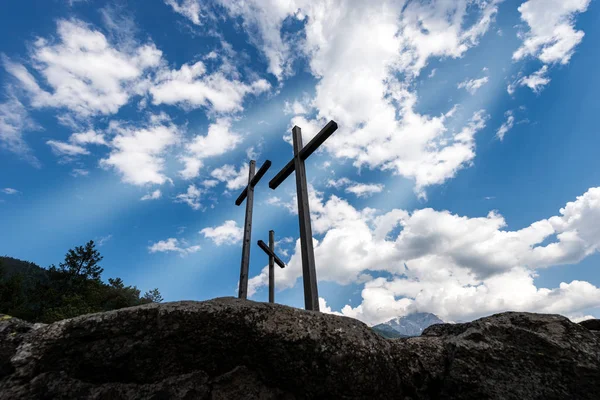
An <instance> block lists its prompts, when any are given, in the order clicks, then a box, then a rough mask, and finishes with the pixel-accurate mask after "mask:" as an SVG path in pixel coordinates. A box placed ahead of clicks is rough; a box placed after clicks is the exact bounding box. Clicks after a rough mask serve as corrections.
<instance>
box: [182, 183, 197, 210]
mask: <svg viewBox="0 0 600 400" xmlns="http://www.w3.org/2000/svg"><path fill="white" fill-rule="evenodd" d="M201 195H202V191H201V190H200V189H198V188H197V187H196V185H189V186H188V188H187V191H186V192H185V193H180V194H178V195H177V196H176V197H175V202H176V203H186V204H187V205H188V206H190V207H191V208H192V210H199V209H200V208H201V207H202V204H201V203H200V197H201Z"/></svg>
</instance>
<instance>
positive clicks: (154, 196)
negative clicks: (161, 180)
mask: <svg viewBox="0 0 600 400" xmlns="http://www.w3.org/2000/svg"><path fill="white" fill-rule="evenodd" d="M161 196H162V193H161V192H160V189H156V190H155V191H153V192H152V193H148V194H146V195H144V196H142V198H141V199H140V200H142V201H145V200H158V199H160V197H161Z"/></svg>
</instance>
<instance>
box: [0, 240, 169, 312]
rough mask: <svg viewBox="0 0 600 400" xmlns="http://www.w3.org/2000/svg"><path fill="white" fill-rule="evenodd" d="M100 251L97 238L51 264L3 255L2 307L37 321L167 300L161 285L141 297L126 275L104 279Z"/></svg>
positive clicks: (0, 264)
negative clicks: (48, 265) (37, 263)
mask: <svg viewBox="0 0 600 400" xmlns="http://www.w3.org/2000/svg"><path fill="white" fill-rule="evenodd" d="M102 258H103V257H102V256H101V255H100V252H98V250H96V248H95V244H94V242H93V241H89V242H88V243H86V245H85V246H77V247H75V248H74V249H70V250H69V251H68V252H67V254H66V255H65V260H64V262H62V263H60V264H59V266H58V267H56V266H54V265H51V266H50V267H49V268H48V269H44V268H40V267H39V266H37V265H35V264H33V263H29V262H26V261H21V260H17V259H14V258H10V257H0V313H5V314H9V315H12V316H13V317H17V318H21V319H24V320H27V321H32V322H46V323H49V322H54V321H58V320H61V319H65V318H72V317H76V316H78V315H82V314H89V313H93V312H100V311H109V310H115V309H118V308H123V307H131V306H136V305H140V304H146V303H150V302H161V301H163V298H162V296H161V295H160V292H159V291H158V289H153V290H150V291H148V292H146V293H145V294H144V296H142V297H140V290H139V289H138V288H136V287H135V286H125V283H124V282H123V280H122V279H121V278H114V279H113V278H109V279H108V284H106V283H105V282H103V281H102V280H101V275H102V272H103V271H104V270H103V268H102V267H101V266H100V265H99V263H100V262H101V261H102Z"/></svg>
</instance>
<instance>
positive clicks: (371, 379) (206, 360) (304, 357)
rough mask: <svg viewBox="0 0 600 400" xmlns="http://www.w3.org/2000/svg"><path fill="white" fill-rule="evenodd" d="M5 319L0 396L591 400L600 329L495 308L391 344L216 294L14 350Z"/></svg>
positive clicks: (295, 312) (69, 324)
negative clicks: (485, 314) (470, 319)
mask: <svg viewBox="0 0 600 400" xmlns="http://www.w3.org/2000/svg"><path fill="white" fill-rule="evenodd" d="M2 326H3V325H0V349H1V351H5V350H6V351H10V352H12V355H11V356H10V362H9V363H10V368H9V369H7V370H6V371H7V373H5V375H3V376H1V377H0V388H2V390H0V399H41V398H44V399H45V398H53V399H54V398H57V399H61V398H64V399H67V398H69V399H70V398H81V399H122V398H123V399H128V398H149V399H163V398H164V399H171V398H173V399H311V398H329V399H364V398H369V399H391V398H406V399H434V398H435V399H437V398H456V399H482V398H486V399H513V398H514V399H534V398H535V399H537V398H540V399H541V398H544V399H546V398H548V399H552V398H580V399H587V398H589V399H591V398H595V397H596V396H595V394H597V393H598V392H599V391H600V338H598V337H596V336H595V335H594V334H592V333H591V332H590V331H589V330H588V329H586V328H584V327H583V326H581V325H578V324H574V323H572V322H570V321H569V320H568V319H567V318H564V317H561V316H558V315H541V314H528V313H504V314H498V315H494V316H491V317H487V318H482V319H480V320H477V321H473V322H470V323H464V324H456V325H450V324H442V325H434V326H432V327H430V328H427V329H426V330H425V331H424V332H423V336H420V337H414V338H407V339H392V340H388V339H384V338H382V337H380V336H379V335H378V334H376V333H375V332H373V331H372V330H371V329H370V328H369V327H367V326H366V325H365V324H363V323H361V322H359V321H357V320H354V319H351V318H346V317H339V316H334V315H329V314H322V313H318V312H313V311H304V310H300V309H295V308H291V307H287V306H283V305H277V304H268V303H256V302H252V301H247V300H239V299H234V298H220V299H214V300H210V301H205V302H189V301H184V302H175V303H164V304H147V305H143V306H139V307H132V308H127V309H122V310H116V311H111V312H106V313H99V314H90V315H85V316H81V317H77V318H73V319H69V320H64V321H59V322H56V323H54V324H50V325H47V326H40V327H37V328H36V329H33V328H32V327H30V329H29V330H28V331H27V332H23V333H22V334H21V336H20V339H19V341H18V344H17V345H16V346H18V347H16V346H15V343H16V342H9V340H8V339H7V336H6V335H5V334H4V333H3V332H4V331H3V330H2ZM14 326H18V323H17V325H14ZM10 343H12V344H10ZM7 349H8V350H7ZM2 354H5V353H2ZM3 359H6V357H5V358H3Z"/></svg>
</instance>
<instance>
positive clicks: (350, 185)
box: [327, 178, 384, 197]
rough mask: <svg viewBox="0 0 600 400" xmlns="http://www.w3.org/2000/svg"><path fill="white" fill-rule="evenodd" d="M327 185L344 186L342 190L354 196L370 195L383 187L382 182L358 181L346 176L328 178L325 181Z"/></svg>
mask: <svg viewBox="0 0 600 400" xmlns="http://www.w3.org/2000/svg"><path fill="white" fill-rule="evenodd" d="M327 186H330V187H335V188H336V189H340V188H342V187H345V189H344V191H345V192H346V193H352V194H354V195H355V196H356V197H370V196H372V195H373V194H375V193H381V192H382V191H383V188H384V185H382V184H376V183H358V182H354V181H352V180H350V179H348V178H340V179H337V180H334V179H330V180H329V181H327Z"/></svg>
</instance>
